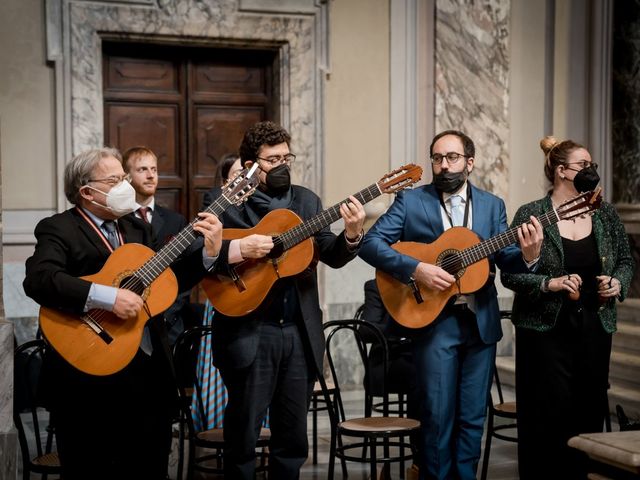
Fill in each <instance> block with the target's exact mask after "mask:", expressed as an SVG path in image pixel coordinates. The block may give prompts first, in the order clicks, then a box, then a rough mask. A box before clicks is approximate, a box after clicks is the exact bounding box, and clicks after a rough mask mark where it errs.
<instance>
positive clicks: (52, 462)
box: [32, 452, 60, 468]
mask: <svg viewBox="0 0 640 480" xmlns="http://www.w3.org/2000/svg"><path fill="white" fill-rule="evenodd" d="M32 463H33V464H34V465H38V466H40V467H51V468H59V467H60V458H58V453H57V452H51V453H45V454H44V455H41V456H39V457H36V458H34V459H33V460H32Z"/></svg>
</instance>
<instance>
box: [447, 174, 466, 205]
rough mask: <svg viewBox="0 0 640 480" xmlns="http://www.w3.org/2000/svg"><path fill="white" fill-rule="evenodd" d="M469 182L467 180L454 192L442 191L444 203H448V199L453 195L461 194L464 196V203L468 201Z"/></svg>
mask: <svg viewBox="0 0 640 480" xmlns="http://www.w3.org/2000/svg"><path fill="white" fill-rule="evenodd" d="M467 182H468V180H465V182H464V183H463V184H462V186H461V187H460V188H459V189H458V191H457V192H452V193H446V192H442V201H443V202H444V203H447V201H448V200H449V199H450V198H451V197H452V196H453V195H460V197H462V203H463V204H465V203H467Z"/></svg>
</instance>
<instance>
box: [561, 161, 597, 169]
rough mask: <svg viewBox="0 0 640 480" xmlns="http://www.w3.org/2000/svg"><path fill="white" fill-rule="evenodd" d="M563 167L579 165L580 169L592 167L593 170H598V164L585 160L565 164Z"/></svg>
mask: <svg viewBox="0 0 640 480" xmlns="http://www.w3.org/2000/svg"><path fill="white" fill-rule="evenodd" d="M565 165H580V167H581V168H587V167H593V168H594V169H596V170H597V169H598V164H597V163H596V162H589V161H587V160H580V161H578V162H567V163H565Z"/></svg>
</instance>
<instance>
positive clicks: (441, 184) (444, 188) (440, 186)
mask: <svg viewBox="0 0 640 480" xmlns="http://www.w3.org/2000/svg"><path fill="white" fill-rule="evenodd" d="M466 179H467V169H466V168H465V169H464V170H463V171H461V172H442V173H439V174H438V175H434V176H433V184H434V185H435V187H436V190H438V191H439V192H442V193H453V192H455V191H457V190H459V189H460V187H461V186H462V184H463V183H464V182H465V180H466Z"/></svg>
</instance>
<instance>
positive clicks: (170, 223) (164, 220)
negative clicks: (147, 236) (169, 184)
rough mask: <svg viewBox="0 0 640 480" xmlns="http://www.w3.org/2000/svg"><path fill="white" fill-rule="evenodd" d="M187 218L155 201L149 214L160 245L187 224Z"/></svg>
mask: <svg viewBox="0 0 640 480" xmlns="http://www.w3.org/2000/svg"><path fill="white" fill-rule="evenodd" d="M187 223H188V222H187V219H186V218H184V216H183V215H181V214H179V213H178V212H174V211H173V210H169V209H168V208H164V207H161V206H160V205H158V204H157V203H156V205H155V209H154V210H153V215H152V216H151V228H152V230H153V233H154V234H155V236H156V237H157V240H158V242H159V244H160V245H164V244H165V243H167V242H168V241H169V240H171V239H172V238H173V237H175V236H176V235H177V234H178V233H179V232H180V231H181V230H182V229H183V228H184V227H186V226H187Z"/></svg>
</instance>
